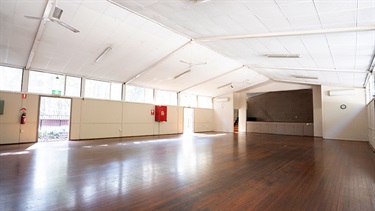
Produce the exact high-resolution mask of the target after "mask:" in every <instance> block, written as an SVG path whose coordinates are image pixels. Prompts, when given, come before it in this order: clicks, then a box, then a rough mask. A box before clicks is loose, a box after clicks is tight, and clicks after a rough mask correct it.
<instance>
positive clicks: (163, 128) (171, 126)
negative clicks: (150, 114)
mask: <svg viewBox="0 0 375 211" xmlns="http://www.w3.org/2000/svg"><path fill="white" fill-rule="evenodd" d="M155 132H156V134H176V133H178V130H177V124H176V123H170V122H161V123H160V130H159V131H158V130H156V131H155Z"/></svg>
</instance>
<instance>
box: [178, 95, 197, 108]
mask: <svg viewBox="0 0 375 211" xmlns="http://www.w3.org/2000/svg"><path fill="white" fill-rule="evenodd" d="M180 106H186V107H197V96H196V95H190V94H181V95H180Z"/></svg>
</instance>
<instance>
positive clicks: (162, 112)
mask: <svg viewBox="0 0 375 211" xmlns="http://www.w3.org/2000/svg"><path fill="white" fill-rule="evenodd" d="M155 121H157V122H166V121H167V106H155Z"/></svg>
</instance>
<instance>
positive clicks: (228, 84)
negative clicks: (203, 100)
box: [217, 83, 233, 89]
mask: <svg viewBox="0 0 375 211" xmlns="http://www.w3.org/2000/svg"><path fill="white" fill-rule="evenodd" d="M226 86H230V87H232V88H233V85H232V83H227V84H224V85H222V86H219V87H217V89H221V88H224V87H226Z"/></svg>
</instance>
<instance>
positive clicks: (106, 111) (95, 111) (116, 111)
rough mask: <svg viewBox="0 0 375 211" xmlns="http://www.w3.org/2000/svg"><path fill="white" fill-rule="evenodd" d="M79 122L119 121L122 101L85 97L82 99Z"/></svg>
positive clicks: (112, 122) (104, 122)
mask: <svg viewBox="0 0 375 211" xmlns="http://www.w3.org/2000/svg"><path fill="white" fill-rule="evenodd" d="M81 115H82V119H81V121H82V122H81V123H82V124H86V123H100V124H106V123H108V124H114V123H119V124H120V123H121V119H122V102H118V101H109V100H93V99H85V100H83V101H82V110H81Z"/></svg>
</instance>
